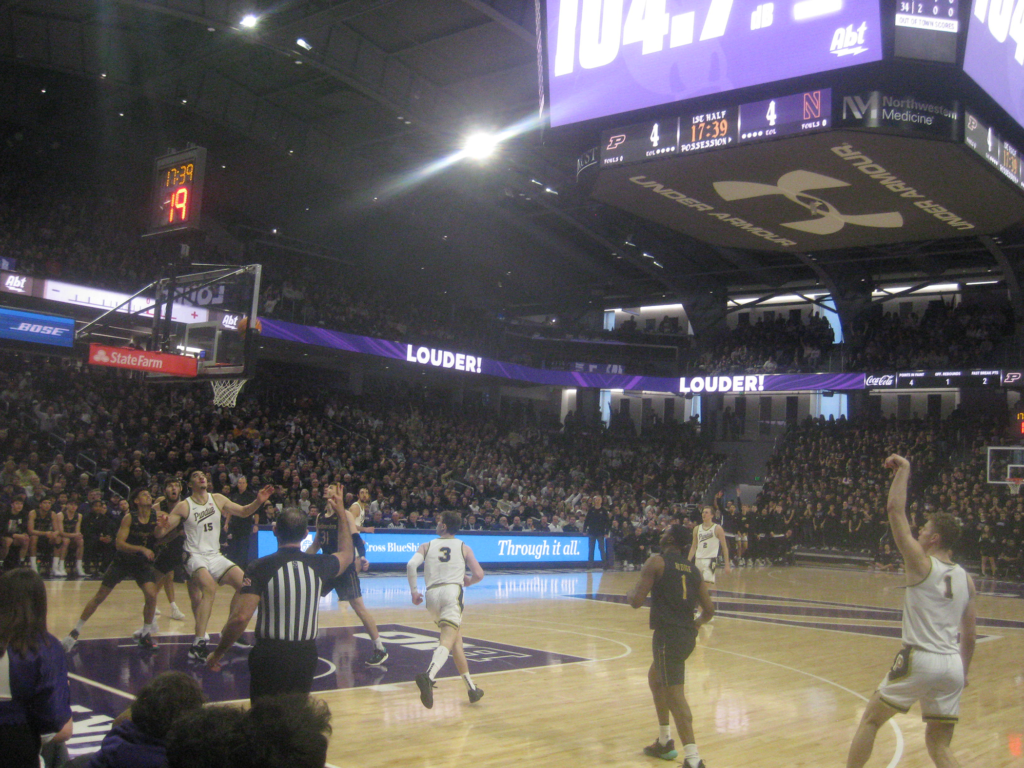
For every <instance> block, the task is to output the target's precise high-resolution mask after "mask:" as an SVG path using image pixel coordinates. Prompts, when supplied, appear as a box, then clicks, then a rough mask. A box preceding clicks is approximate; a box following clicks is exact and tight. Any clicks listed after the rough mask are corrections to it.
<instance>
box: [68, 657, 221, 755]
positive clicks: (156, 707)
mask: <svg viewBox="0 0 1024 768" xmlns="http://www.w3.org/2000/svg"><path fill="white" fill-rule="evenodd" d="M202 706H203V692H202V690H201V689H200V687H199V683H198V682H196V680H195V678H193V677H191V676H190V675H186V674H185V673H184V672H163V673H161V674H159V675H157V676H156V677H154V678H153V679H152V680H150V681H149V682H148V683H146V684H145V685H144V686H143V687H142V690H141V691H139V695H138V696H137V697H136V698H135V701H134V703H133V704H132V705H131V707H130V708H129V709H127V710H125V711H124V712H122V713H121V715H120V716H118V718H117V719H116V720H115V721H114V727H113V728H111V730H110V733H108V734H107V735H106V736H105V737H104V739H103V743H102V744H101V745H100V751H99V752H96V753H94V754H92V755H88V756H86V757H80V758H76V759H75V761H74V764H75V765H87V766H88V768H162V766H164V765H166V764H167V746H166V738H167V732H168V731H169V730H170V729H171V726H172V725H174V723H175V721H177V720H178V719H179V718H180V717H182V716H183V715H186V714H188V713H189V712H192V711H194V710H197V709H200V708H201V707H202Z"/></svg>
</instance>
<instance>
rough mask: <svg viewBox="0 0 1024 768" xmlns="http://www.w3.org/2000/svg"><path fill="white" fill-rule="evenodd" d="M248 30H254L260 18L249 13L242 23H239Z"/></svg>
mask: <svg viewBox="0 0 1024 768" xmlns="http://www.w3.org/2000/svg"><path fill="white" fill-rule="evenodd" d="M239 23H240V24H241V25H242V26H243V27H245V28H246V29H252V28H253V27H255V26H256V24H258V23H259V18H258V17H257V16H256V15H255V14H252V13H247V14H245V16H243V17H242V21H241V22H239Z"/></svg>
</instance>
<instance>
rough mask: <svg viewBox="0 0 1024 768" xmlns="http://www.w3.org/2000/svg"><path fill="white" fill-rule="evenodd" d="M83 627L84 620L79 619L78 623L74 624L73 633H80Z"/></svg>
mask: <svg viewBox="0 0 1024 768" xmlns="http://www.w3.org/2000/svg"><path fill="white" fill-rule="evenodd" d="M84 626H85V619H79V620H78V623H77V624H75V632H81V631H82V627H84Z"/></svg>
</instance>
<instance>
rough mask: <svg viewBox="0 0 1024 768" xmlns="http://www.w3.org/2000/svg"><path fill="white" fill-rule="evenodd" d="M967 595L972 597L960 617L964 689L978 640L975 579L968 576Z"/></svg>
mask: <svg viewBox="0 0 1024 768" xmlns="http://www.w3.org/2000/svg"><path fill="white" fill-rule="evenodd" d="M967 593H968V594H969V595H970V597H969V598H968V600H967V607H965V608H964V615H963V616H961V617H960V658H961V659H962V660H963V662H964V687H966V686H967V670H968V669H970V667H971V659H972V658H974V643H975V640H976V639H977V636H978V633H977V622H978V606H977V601H976V600H975V596H976V595H977V592H976V591H975V589H974V579H972V578H971V575H970V574H967Z"/></svg>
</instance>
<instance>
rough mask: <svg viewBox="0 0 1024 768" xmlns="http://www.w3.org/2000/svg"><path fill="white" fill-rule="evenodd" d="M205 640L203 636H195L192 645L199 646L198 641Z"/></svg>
mask: <svg viewBox="0 0 1024 768" xmlns="http://www.w3.org/2000/svg"><path fill="white" fill-rule="evenodd" d="M205 639H206V636H205V635H196V637H195V639H194V640H193V641H192V645H199V641H200V640H205Z"/></svg>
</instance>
